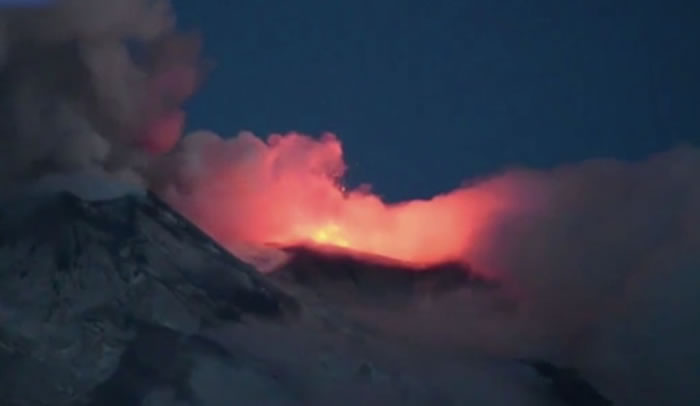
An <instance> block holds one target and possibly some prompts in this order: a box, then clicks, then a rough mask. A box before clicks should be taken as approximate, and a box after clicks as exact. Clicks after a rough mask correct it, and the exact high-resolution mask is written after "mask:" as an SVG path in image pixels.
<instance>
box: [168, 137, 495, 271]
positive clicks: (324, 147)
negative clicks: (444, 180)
mask: <svg viewBox="0 0 700 406" xmlns="http://www.w3.org/2000/svg"><path fill="white" fill-rule="evenodd" d="M179 159H180V162H179V165H178V168H179V170H180V171H181V173H180V174H179V175H180V176H179V184H178V187H177V188H172V189H171V190H169V191H166V192H165V197H166V199H167V200H169V201H170V202H171V203H172V204H174V205H175V206H176V207H177V208H178V209H180V210H182V211H183V212H184V213H185V214H187V215H188V216H189V217H190V218H193V219H194V220H195V221H196V222H197V223H198V224H199V225H200V226H202V227H203V228H204V229H205V230H207V231H208V232H209V233H211V234H212V235H213V236H214V237H216V238H217V239H218V240H220V241H221V242H222V243H223V244H225V245H229V246H233V245H234V244H235V243H236V242H246V243H254V244H275V245H299V244H320V245H329V246H333V247H339V248H346V249H350V250H353V251H356V252H361V253H367V254H372V255H379V256H383V257H388V258H392V259H396V260H400V261H404V262H408V263H410V264H413V265H416V266H423V265H429V264H433V263H438V262H443V261H452V260H461V259H464V256H465V255H466V254H467V253H468V252H469V250H470V248H471V247H472V246H473V243H474V239H475V238H476V237H475V236H476V234H477V231H478V230H479V229H480V228H481V227H483V226H484V225H485V224H486V222H487V220H488V219H489V218H490V216H491V215H492V214H493V213H494V211H495V210H497V209H498V208H499V207H501V206H502V203H503V199H502V198H503V196H500V195H498V194H494V193H491V192H488V191H487V190H485V189H480V188H460V189H457V190H455V191H453V192H451V193H447V194H444V195H439V196H436V197H434V198H432V199H430V200H413V201H407V202H402V203H398V204H386V203H384V202H383V201H382V200H381V198H380V197H379V196H377V195H375V194H372V193H370V192H368V191H367V190H365V189H358V190H346V189H345V188H344V187H343V186H342V184H341V183H340V180H341V177H342V175H343V173H344V171H345V164H344V162H343V156H342V146H341V144H340V142H339V141H338V139H337V138H336V137H335V136H333V135H331V134H327V135H324V136H323V137H322V138H321V139H318V140H317V139H313V138H310V137H307V136H303V135H299V134H288V135H284V136H280V135H272V136H270V137H269V138H268V139H267V141H266V142H265V141H262V140H260V139H259V138H256V137H254V136H253V135H252V134H247V133H243V134H241V135H239V136H238V137H236V138H230V139H222V138H219V137H217V136H215V135H214V134H210V133H198V134H193V135H190V136H188V137H185V138H184V139H183V140H182V144H181V146H180V156H179Z"/></svg>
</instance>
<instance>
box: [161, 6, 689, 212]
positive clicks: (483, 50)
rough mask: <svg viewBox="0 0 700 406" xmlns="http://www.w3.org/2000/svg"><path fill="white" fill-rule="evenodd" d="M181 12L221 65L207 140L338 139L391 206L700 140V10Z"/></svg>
mask: <svg viewBox="0 0 700 406" xmlns="http://www.w3.org/2000/svg"><path fill="white" fill-rule="evenodd" d="M174 4H175V7H176V10H177V12H178V18H179V22H180V25H181V26H182V27H183V28H193V29H197V30H199V31H200V32H202V34H203V36H204V41H205V53H206V55H207V56H208V57H209V58H211V59H212V60H213V61H214V62H215V63H216V68H215V70H214V71H213V72H212V73H211V75H210V76H209V78H208V80H207V82H206V84H205V86H204V87H203V88H202V90H201V91H200V92H199V93H198V94H197V96H196V97H195V98H194V99H193V100H191V102H190V103H189V105H188V112H189V114H190V116H189V127H190V128H191V129H196V128H206V129H211V130H214V131H217V132H219V133H220V134H222V135H235V134H236V133H237V132H238V131H239V130H243V129H245V130H252V131H254V132H255V133H256V134H258V135H266V134H268V133H270V132H286V131H292V130H294V131H299V132H303V133H309V134H312V135H318V134H320V133H321V132H324V131H331V132H334V133H336V134H337V135H338V136H339V137H340V138H341V140H342V141H343V143H344V145H345V152H346V159H347V161H348V164H349V173H348V179H349V181H350V182H351V183H352V184H355V183H365V182H366V183H371V184H373V185H374V189H375V191H376V192H378V193H379V194H381V195H383V196H385V197H386V198H387V199H389V200H399V199H407V198H418V197H427V196H431V195H433V194H436V193H439V192H441V191H447V190H448V189H451V188H454V187H455V186H457V185H459V183H460V182H461V181H462V180H464V179H469V178H471V177H475V176H482V175H485V174H488V173H492V172H494V171H498V170H499V169H502V168H504V167H511V166H519V165H526V166H531V167H548V166H552V165H557V164H561V163H565V162H573V161H578V160H582V159H586V158H592V157H601V156H606V157H617V158H622V159H639V158H643V157H645V156H647V155H648V154H650V153H653V152H655V151H661V150H665V149H668V148H669V147H670V146H672V145H676V144H679V143H695V144H697V143H698V141H700V75H699V74H698V73H699V72H700V56H699V55H698V51H700V25H698V24H697V19H698V17H700V2H697V1H683V0H670V1H667V2H663V3H662V2H658V1H650V0H640V1H636V2H629V3H628V5H626V6H625V5H623V4H622V2H610V1H604V0H590V1H571V2H561V1H554V0H536V1H532V0H503V1H498V2H494V1H491V0H472V1H447V0H438V1H435V2H430V3H428V2H425V1H418V0H402V1H398V0H384V1H378V2H370V1H353V2H350V1H343V2H325V1H321V0H304V1H300V2H295V3H294V4H293V5H292V4H291V3H282V2H248V3H243V4H242V3H236V2H192V1H186V0H174Z"/></svg>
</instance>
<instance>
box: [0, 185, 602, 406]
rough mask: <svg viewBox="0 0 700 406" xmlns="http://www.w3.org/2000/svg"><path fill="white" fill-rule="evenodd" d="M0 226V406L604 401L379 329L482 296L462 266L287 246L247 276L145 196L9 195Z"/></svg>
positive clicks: (519, 367) (557, 371)
mask: <svg viewBox="0 0 700 406" xmlns="http://www.w3.org/2000/svg"><path fill="white" fill-rule="evenodd" d="M0 229H1V230H2V234H1V235H0V279H1V280H0V320H1V323H0V397H2V399H3V404H4V405H8V406H30V405H31V406H34V405H55V406H63V405H67V406H78V405H89V406H112V405H114V406H117V405H119V406H127V405H134V406H137V405H192V406H210V405H211V406H213V405H233V404H236V405H331V404H333V405H346V404H347V405H355V404H357V403H359V402H363V403H364V404H368V405H392V404H396V405H399V404H401V405H433V404H440V405H461V404H479V405H591V406H592V405H607V404H610V403H609V402H608V401H607V400H605V398H603V397H602V396H601V395H599V394H598V393H597V392H596V391H595V390H594V389H593V388H592V387H591V386H590V385H588V384H587V383H586V382H585V381H584V380H583V379H582V378H580V377H579V376H578V375H577V374H576V373H575V371H571V370H568V369H564V368H558V367H556V366H554V365H551V364H549V363H547V362H544V361H542V360H516V359H504V358H499V357H494V356H490V355H484V354H479V353H476V352H474V351H470V350H468V349H466V348H458V347H454V348H452V347H449V346H445V345H437V346H426V345H425V343H421V341H420V340H413V339H412V337H411V335H412V331H414V330H415V329H414V330H412V329H410V328H406V329H400V328H396V329H394V328H393V327H392V326H394V325H393V324H391V323H386V321H387V320H388V318H391V319H392V320H399V319H402V320H404V322H405V323H406V324H405V325H408V324H410V320H411V318H412V312H413V311H414V310H415V309H416V306H429V305H430V303H433V302H435V301H439V300H440V299H441V298H443V297H448V296H450V295H459V294H483V295H489V294H490V292H494V291H497V290H498V288H499V285H498V281H492V280H485V279H483V278H481V277H479V276H477V274H476V273H473V272H472V271H471V270H470V269H469V268H468V267H466V266H465V265H463V264H456V263H454V264H453V263H447V264H441V265H435V266H433V267H432V268H430V269H422V270H416V269H414V268H411V267H407V266H405V265H403V264H400V263H397V262H392V261H386V260H381V259H378V258H371V257H366V256H357V255H353V254H352V253H348V252H337V251H327V250H320V249H315V248H309V247H301V246H295V247H286V248H285V251H286V253H287V254H288V255H289V259H288V261H287V262H286V263H284V264H283V265H281V266H280V267H279V268H278V269H276V270H275V271H274V272H272V273H269V274H261V273H259V272H258V271H257V270H256V269H255V268H254V267H253V266H251V265H249V264H247V263H245V262H243V261H242V260H240V259H238V258H236V257H235V256H233V255H232V254H231V253H229V252H228V251H227V250H226V249H224V248H222V246H220V245H219V244H217V242H216V241H214V240H213V239H211V238H210V237H208V236H207V235H206V234H205V233H204V232H202V231H200V230H199V229H198V228H197V227H195V226H194V225H192V224H191V223H190V222H189V221H187V220H186V219H185V218H183V217H182V216H180V215H179V214H178V213H177V212H175V211H173V210H172V209H170V207H168V205H166V204H164V203H163V202H162V201H161V200H160V199H159V198H158V197H157V196H155V195H153V194H151V193H146V192H143V193H129V194H126V195H123V196H119V197H115V198H110V199H94V198H93V199H86V198H84V197H79V196H77V195H76V194H73V193H69V192H51V193H36V194H26V195H22V196H17V197H15V198H13V199H8V200H6V201H4V202H3V203H2V207H1V211H0ZM413 338H415V337H413ZM439 341H440V340H437V341H435V342H439Z"/></svg>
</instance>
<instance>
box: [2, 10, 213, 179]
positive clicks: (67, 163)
mask: <svg viewBox="0 0 700 406" xmlns="http://www.w3.org/2000/svg"><path fill="white" fill-rule="evenodd" d="M198 47H199V43H198V39H197V38H195V37H192V36H183V35H181V34H178V33H177V32H175V18H174V15H173V12H172V10H171V9H170V5H169V2H168V1H163V0H161V1H149V0H121V1H111V0H59V1H55V2H51V4H48V5H45V6H41V7H14V8H3V9H1V10H0V137H2V145H3V147H2V149H0V186H1V187H3V189H6V188H7V187H8V186H11V185H13V184H17V183H22V182H25V181H27V180H32V179H36V178H39V177H41V176H43V175H45V174H49V173H51V174H55V173H72V172H85V171H89V172H99V173H109V174H114V175H115V176H121V175H120V174H123V173H126V172H131V175H127V176H126V177H124V176H121V177H123V178H128V179H134V178H135V177H134V176H133V174H134V173H138V172H141V171H143V170H144V168H145V167H146V166H147V164H148V162H149V160H150V159H151V156H152V155H157V154H160V153H163V152H165V151H167V150H169V149H170V148H171V147H172V146H173V145H174V144H175V143H176V142H177V139H178V138H179V137H180V132H181V130H182V125H183V122H184V113H183V112H182V111H181V110H180V104H181V103H182V102H183V101H184V100H185V99H186V98H187V97H188V96H189V95H190V94H191V93H192V92H193V91H194V89H195V87H196V86H197V84H198V82H199V80H200V77H201V72H202V69H201V68H202V66H201V64H200V62H199V60H198Z"/></svg>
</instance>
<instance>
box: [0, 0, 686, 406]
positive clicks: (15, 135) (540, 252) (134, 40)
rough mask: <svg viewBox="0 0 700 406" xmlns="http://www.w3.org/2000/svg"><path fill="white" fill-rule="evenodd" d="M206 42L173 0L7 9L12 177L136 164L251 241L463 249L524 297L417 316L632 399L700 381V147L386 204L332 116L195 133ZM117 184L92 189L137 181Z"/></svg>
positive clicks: (668, 397) (508, 177)
mask: <svg viewBox="0 0 700 406" xmlns="http://www.w3.org/2000/svg"><path fill="white" fill-rule="evenodd" d="M198 51H199V42H198V40H197V38H195V37H189V36H183V35H180V34H178V33H177V32H175V27H174V16H173V13H172V11H171V9H170V7H169V3H168V2H167V1H151V0H120V1H114V0H60V1H56V2H54V3H53V4H51V5H48V6H44V7H41V8H21V9H20V8H17V9H4V10H3V11H1V12H0V137H2V148H0V187H1V188H3V191H4V190H5V188H6V187H9V186H11V185H14V184H17V183H22V182H24V181H27V180H33V179H38V178H44V179H46V175H51V176H52V178H51V179H54V180H55V179H60V182H62V183H65V182H69V183H70V182H74V181H73V180H71V179H75V178H72V177H70V176H65V175H68V174H72V173H96V174H100V175H99V176H86V177H82V178H81V179H83V180H82V181H81V183H83V184H89V185H90V186H87V187H89V188H91V189H94V188H95V187H96V185H98V184H99V183H100V182H101V181H100V180H101V179H105V178H114V177H117V178H122V179H135V180H137V181H141V182H145V184H146V185H147V186H148V187H150V188H151V189H153V190H154V191H156V192H157V193H159V194H160V195H161V196H163V198H165V199H166V200H167V201H168V202H169V203H170V204H172V205H173V206H174V207H176V208H177V209H179V210H180V211H181V212H183V213H184V214H185V215H186V216H188V217H189V218H190V219H192V220H193V221H194V222H195V223H197V224H198V225H200V226H201V227H202V228H203V229H204V230H206V231H207V232H209V233H210V234H211V235H212V236H214V237H215V238H216V239H218V240H219V241H220V242H222V244H224V245H225V246H227V247H229V248H230V249H232V250H233V251H234V252H236V250H237V249H239V248H240V246H241V244H247V246H248V247H261V246H265V245H289V244H300V243H306V244H315V245H331V246H334V247H339V248H342V249H348V250H352V251H356V252H360V253H363V254H367V255H372V256H381V257H386V258H390V259H393V260H397V261H403V262H405V263H407V264H410V265H413V266H415V267H416V268H417V269H420V268H421V267H423V266H425V265H427V264H431V263H435V262H441V261H448V260H449V261H452V260H460V261H464V262H466V263H468V264H470V265H471V266H472V267H473V268H474V269H475V270H476V271H478V272H481V273H484V274H486V275H487V276H490V277H494V278H497V279H499V280H500V281H501V282H502V284H503V291H502V292H501V293H502V294H503V295H504V296H505V297H506V298H507V299H508V300H510V301H511V302H512V303H514V305H513V306H505V307H503V306H501V307H498V306H496V308H494V307H493V306H491V305H490V304H488V303H487V301H484V300H482V298H477V297H474V296H468V297H461V298H458V300H457V299H454V298H445V299H444V301H443V305H444V304H449V306H448V307H446V306H442V307H440V304H439V303H438V304H436V306H438V307H437V308H438V309H439V311H434V312H430V311H429V312H428V313H427V314H426V315H423V314H422V313H421V310H420V309H417V311H416V313H415V314H412V315H411V322H413V323H414V324H415V323H416V321H418V320H419V321H420V322H421V325H420V330H421V332H427V331H429V332H430V334H431V335H433V336H435V337H437V338H435V340H438V341H440V342H444V341H446V340H447V339H448V336H452V337H454V338H455V339H456V340H458V342H459V343H462V344H468V345H470V346H472V347H475V348H480V349H484V350H489V351H495V352H498V353H500V354H501V355H506V356H512V357H522V356H532V355H533V354H534V355H537V356H543V357H547V358H548V359H553V360H560V361H561V362H562V363H566V364H570V365H573V366H576V367H579V368H581V369H582V370H583V371H584V373H585V374H586V376H587V377H588V378H590V379H591V380H593V381H594V383H595V384H596V385H597V386H598V387H599V388H600V389H601V391H603V392H604V393H606V394H607V395H609V396H610V397H612V398H613V399H614V400H615V401H616V402H617V403H619V404H621V405H659V404H688V399H700V393H698V389H697V386H696V385H695V382H697V381H698V380H700V370H699V367H698V366H699V365H700V350H698V346H697V343H698V342H700V328H699V327H698V326H700V320H699V319H698V316H697V315H698V314H699V313H698V312H697V311H696V309H698V307H700V300H699V299H698V296H697V286H698V283H699V282H700V280H699V279H700V277H699V276H698V275H700V274H699V273H698V272H699V271H700V255H699V254H698V253H700V183H699V182H698V181H697V174H698V173H700V151H698V150H697V149H694V148H691V147H682V148H677V149H674V150H671V151H668V152H665V153H662V154H659V155H657V156H653V157H650V158H649V159H648V160H645V161H642V162H620V161H615V160H592V161H588V162H583V163H577V164H572V165H567V166H563V167H560V168H555V169H552V170H546V171H545V170H541V171H535V170H525V169H522V170H509V171H505V172H503V173H500V174H496V175H494V176H491V177H488V178H484V179H480V180H478V181H473V182H470V183H469V184H465V185H464V186H463V187H461V188H458V189H457V190H455V191H452V192H449V193H445V194H443V195H440V196H436V197H434V198H432V199H429V200H420V201H409V202H403V203H399V204H386V203H385V202H383V201H382V199H381V198H380V197H379V196H377V195H375V194H373V193H372V191H371V190H370V189H369V188H358V189H356V190H347V189H346V188H345V187H344V186H343V185H342V176H343V174H344V171H345V169H346V166H345V163H344V160H343V156H342V146H341V144H340V142H339V141H338V139H337V138H335V136H333V135H330V134H329V135H325V136H323V137H321V138H320V139H314V138H311V137H307V136H304V135H301V134H295V133H292V134H287V135H273V136H271V137H269V138H268V139H267V140H262V139H259V138H257V137H255V136H253V135H252V134H250V133H242V134H241V135H239V136H237V137H233V138H222V137H219V136H218V135H216V134H213V133H209V132H198V133H195V134H192V135H189V136H187V137H184V139H183V140H182V141H178V140H179V138H180V133H181V131H182V127H183V123H184V113H183V111H182V110H181V108H180V106H181V104H182V103H183V101H184V100H185V99H186V98H187V97H188V96H189V95H190V94H191V93H192V92H193V91H194V90H195V88H196V87H197V84H198V83H199V81H200V79H201V73H202V65H201V63H200V62H199V61H198ZM426 142H428V140H426ZM103 175H104V176H103ZM106 189H109V190H108V191H105V192H104V193H95V195H100V196H105V195H108V196H112V195H113V194H115V193H120V192H119V191H120V190H122V189H121V188H116V189H115V188H112V187H110V188H106ZM117 189H118V190H117ZM255 249H257V248H252V250H253V251H255ZM259 254H260V252H258V251H256V252H255V255H259ZM278 263H279V262H278V261H277V262H275V264H278ZM330 271H332V270H330ZM489 303H490V302H489ZM378 312H379V311H377V313H378ZM451 313H456V314H458V318H457V319H450V320H448V319H447V317H448V316H449V314H451ZM385 322H386V324H387V325H391V323H393V322H394V320H392V319H386V320H385ZM691 403H692V402H691Z"/></svg>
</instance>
